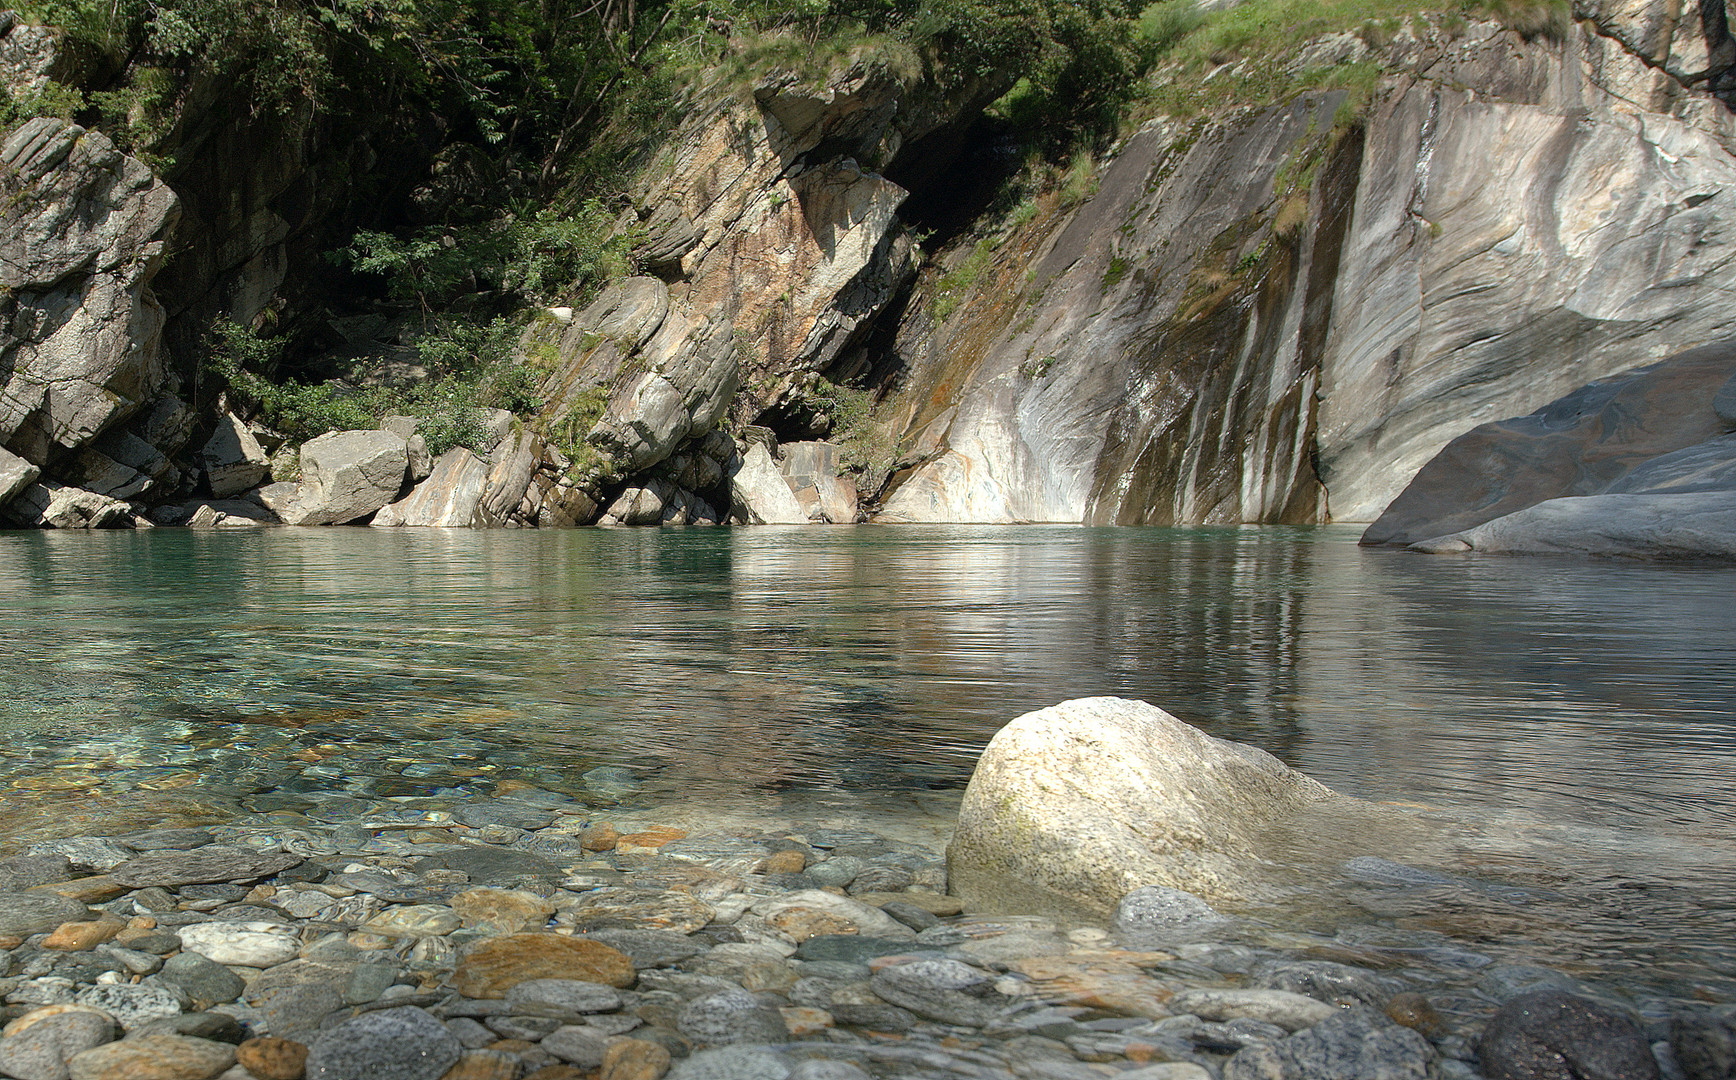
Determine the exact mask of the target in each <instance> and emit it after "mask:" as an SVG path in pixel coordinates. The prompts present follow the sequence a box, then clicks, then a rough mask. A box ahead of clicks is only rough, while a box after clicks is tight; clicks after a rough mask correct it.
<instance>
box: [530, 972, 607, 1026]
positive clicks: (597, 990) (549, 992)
mask: <svg viewBox="0 0 1736 1080" xmlns="http://www.w3.org/2000/svg"><path fill="white" fill-rule="evenodd" d="M506 1003H507V1004H508V1005H510V1006H512V1010H513V1012H515V1013H518V1014H519V1015H521V1016H548V1017H554V1018H556V1019H561V1020H576V1019H580V1018H582V1017H583V1016H585V1015H586V1014H587V1013H602V1012H613V1011H614V1010H616V1009H619V1008H620V1007H621V995H620V994H619V993H617V992H616V991H615V990H614V989H613V988H612V987H608V986H604V985H603V984H601V983H594V982H581V981H579V980H577V979H528V980H526V981H524V982H521V983H519V984H518V985H517V986H514V987H512V988H511V989H510V990H508V991H507V992H506Z"/></svg>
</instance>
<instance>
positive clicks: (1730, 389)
mask: <svg viewBox="0 0 1736 1080" xmlns="http://www.w3.org/2000/svg"><path fill="white" fill-rule="evenodd" d="M1712 414H1713V415H1714V416H1716V417H1717V418H1718V419H1720V420H1722V421H1724V422H1725V423H1726V424H1729V425H1731V426H1733V427H1736V375H1732V376H1730V378H1728V379H1726V380H1724V385H1723V386H1720V387H1719V388H1718V392H1717V393H1716V394H1713V395H1712Z"/></svg>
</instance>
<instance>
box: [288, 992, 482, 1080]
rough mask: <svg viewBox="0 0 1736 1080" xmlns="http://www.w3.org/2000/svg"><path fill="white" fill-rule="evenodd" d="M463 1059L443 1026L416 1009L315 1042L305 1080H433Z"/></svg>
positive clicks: (358, 1023)
mask: <svg viewBox="0 0 1736 1080" xmlns="http://www.w3.org/2000/svg"><path fill="white" fill-rule="evenodd" d="M463 1053H464V1048H463V1046H461V1045H460V1044H459V1042H458V1039H457V1037H456V1036H454V1035H453V1034H452V1033H451V1032H450V1031H447V1030H446V1025H445V1024H442V1023H441V1022H440V1021H438V1020H436V1019H434V1017H432V1016H430V1015H429V1014H428V1013H427V1012H425V1011H423V1010H422V1009H419V1008H417V1007H415V1006H414V1005H407V1006H405V1007H403V1008H399V1009H382V1010H380V1011H379V1012H370V1013H363V1014H362V1015H360V1016H358V1017H356V1018H355V1019H353V1020H346V1021H344V1022H343V1023H341V1024H337V1025H335V1026H333V1027H330V1028H327V1029H326V1030H324V1031H322V1032H320V1033H319V1034H318V1035H317V1036H315V1037H314V1039H313V1042H312V1043H311V1044H310V1045H309V1046H308V1051H307V1080H439V1078H440V1077H441V1076H442V1075H444V1074H445V1072H446V1070H447V1069H450V1068H451V1067H452V1066H453V1065H454V1064H455V1063H456V1062H457V1061H458V1059H459V1057H460V1056H462V1055H463Z"/></svg>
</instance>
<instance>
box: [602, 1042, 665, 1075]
mask: <svg viewBox="0 0 1736 1080" xmlns="http://www.w3.org/2000/svg"><path fill="white" fill-rule="evenodd" d="M669 1064H670V1055H669V1051H668V1050H666V1049H664V1048H663V1047H661V1046H659V1045H657V1044H656V1043H653V1042H646V1041H645V1040H643V1039H622V1040H620V1041H619V1042H616V1043H612V1044H610V1046H609V1049H608V1050H607V1051H606V1052H605V1053H604V1054H603V1070H602V1075H601V1077H600V1078H599V1080H659V1078H660V1077H661V1076H662V1075H663V1074H664V1073H666V1072H668V1071H669Z"/></svg>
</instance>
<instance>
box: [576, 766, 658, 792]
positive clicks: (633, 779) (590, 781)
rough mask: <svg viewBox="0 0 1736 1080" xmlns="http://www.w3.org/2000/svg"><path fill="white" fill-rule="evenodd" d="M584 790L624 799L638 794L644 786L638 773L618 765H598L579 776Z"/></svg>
mask: <svg viewBox="0 0 1736 1080" xmlns="http://www.w3.org/2000/svg"><path fill="white" fill-rule="evenodd" d="M579 780H580V781H581V782H582V783H583V784H584V785H585V790H586V791H588V792H590V793H591V794H592V795H600V796H602V797H603V798H606V799H617V800H618V799H625V798H629V797H631V796H634V795H637V794H639V791H640V790H641V789H642V788H643V787H644V786H645V785H644V784H642V783H640V781H639V774H638V773H636V772H634V771H633V770H632V769H627V768H622V767H621V766H619V765H599V766H598V767H596V768H594V769H590V770H588V771H587V772H585V773H584V774H583V775H582V776H580V777H579Z"/></svg>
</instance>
